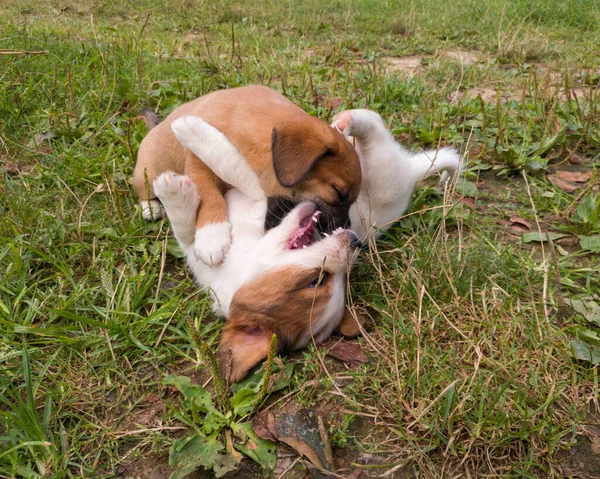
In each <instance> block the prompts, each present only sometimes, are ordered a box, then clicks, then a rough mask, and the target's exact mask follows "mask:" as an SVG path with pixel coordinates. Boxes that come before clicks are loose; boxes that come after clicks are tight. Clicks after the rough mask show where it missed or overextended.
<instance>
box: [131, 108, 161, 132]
mask: <svg viewBox="0 0 600 479" xmlns="http://www.w3.org/2000/svg"><path fill="white" fill-rule="evenodd" d="M136 120H144V123H146V128H148V131H150V130H151V129H152V128H154V127H155V126H158V124H159V123H160V117H159V116H158V115H157V114H156V112H155V111H154V110H152V109H150V108H148V107H142V111H141V112H140V114H139V115H138V116H137V117H136Z"/></svg>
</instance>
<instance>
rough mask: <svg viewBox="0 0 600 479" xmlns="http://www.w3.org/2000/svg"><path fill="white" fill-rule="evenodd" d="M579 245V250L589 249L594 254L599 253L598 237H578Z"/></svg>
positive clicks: (599, 240) (599, 243)
mask: <svg viewBox="0 0 600 479" xmlns="http://www.w3.org/2000/svg"><path fill="white" fill-rule="evenodd" d="M579 244H580V245H581V249H589V250H590V251H594V252H596V253H600V235H594V236H583V235H581V236H579Z"/></svg>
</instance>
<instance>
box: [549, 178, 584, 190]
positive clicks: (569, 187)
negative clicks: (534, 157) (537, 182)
mask: <svg viewBox="0 0 600 479" xmlns="http://www.w3.org/2000/svg"><path fill="white" fill-rule="evenodd" d="M548 179H549V180H550V181H551V182H552V183H553V184H554V186H556V187H557V188H558V189H560V190H562V191H564V192H565V193H573V192H574V191H576V190H577V186H575V185H573V184H571V183H567V182H566V181H563V180H561V179H560V178H557V177H556V176H553V175H548Z"/></svg>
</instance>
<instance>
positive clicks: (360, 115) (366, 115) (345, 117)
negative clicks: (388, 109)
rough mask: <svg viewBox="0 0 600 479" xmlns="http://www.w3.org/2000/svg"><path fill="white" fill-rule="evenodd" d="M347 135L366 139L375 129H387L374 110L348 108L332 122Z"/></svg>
mask: <svg viewBox="0 0 600 479" xmlns="http://www.w3.org/2000/svg"><path fill="white" fill-rule="evenodd" d="M331 126H332V127H334V128H335V129H336V130H337V131H339V132H340V133H341V134H343V135H344V136H345V137H349V136H353V137H355V138H359V139H366V138H367V137H369V136H370V135H371V134H372V132H373V131H374V130H375V129H383V130H385V125H384V124H383V120H382V119H381V117H380V116H379V114H377V113H376V112H374V111H372V110H365V109H358V110H346V111H342V112H340V113H338V114H337V115H335V117H334V118H333V122H332V124H331Z"/></svg>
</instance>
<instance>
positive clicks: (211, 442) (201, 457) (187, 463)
mask: <svg viewBox="0 0 600 479" xmlns="http://www.w3.org/2000/svg"><path fill="white" fill-rule="evenodd" d="M217 436H218V433H214V434H211V435H210V436H205V435H203V434H196V435H194V436H191V437H185V438H182V439H177V440H176V441H175V442H174V443H173V445H172V446H171V449H170V451H169V465H171V466H175V467H176V468H177V469H176V470H175V472H173V474H171V476H170V478H169V479H181V478H183V477H185V476H186V475H188V474H189V473H190V472H192V471H194V470H196V469H197V468H198V467H199V466H204V467H205V468H210V467H212V465H213V464H214V462H215V459H216V457H217V453H218V452H219V451H222V450H223V449H225V446H223V444H221V442H220V441H219V440H217Z"/></svg>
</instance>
